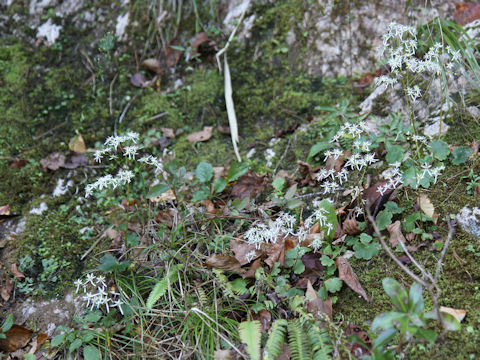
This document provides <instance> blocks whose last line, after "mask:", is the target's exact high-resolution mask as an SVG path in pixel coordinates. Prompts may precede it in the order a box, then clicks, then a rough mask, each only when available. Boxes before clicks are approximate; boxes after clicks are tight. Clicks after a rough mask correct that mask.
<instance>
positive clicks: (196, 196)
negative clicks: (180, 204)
mask: <svg viewBox="0 0 480 360" xmlns="http://www.w3.org/2000/svg"><path fill="white" fill-rule="evenodd" d="M209 197H210V191H208V190H206V189H204V190H198V191H195V192H194V193H193V197H192V201H193V202H197V201H202V200H207V199H208V198H209Z"/></svg>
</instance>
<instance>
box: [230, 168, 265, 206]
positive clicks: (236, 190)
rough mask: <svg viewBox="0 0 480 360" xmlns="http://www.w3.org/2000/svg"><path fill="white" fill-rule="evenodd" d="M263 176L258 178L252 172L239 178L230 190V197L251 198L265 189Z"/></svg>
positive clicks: (249, 171)
mask: <svg viewBox="0 0 480 360" xmlns="http://www.w3.org/2000/svg"><path fill="white" fill-rule="evenodd" d="M265 186H266V184H265V176H260V175H258V174H256V173H254V172H253V171H252V170H248V172H247V173H246V174H245V175H243V176H241V177H240V178H239V179H238V181H237V183H236V184H235V185H234V186H233V188H232V196H235V197H239V198H242V199H243V198H245V197H249V198H253V197H255V196H256V195H258V194H260V193H261V192H262V191H263V190H264V189H265Z"/></svg>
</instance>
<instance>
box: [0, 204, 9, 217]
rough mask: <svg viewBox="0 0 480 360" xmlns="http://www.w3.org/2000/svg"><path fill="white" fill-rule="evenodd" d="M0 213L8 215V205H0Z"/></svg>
mask: <svg viewBox="0 0 480 360" xmlns="http://www.w3.org/2000/svg"><path fill="white" fill-rule="evenodd" d="M0 215H6V216H8V215H10V205H4V206H0Z"/></svg>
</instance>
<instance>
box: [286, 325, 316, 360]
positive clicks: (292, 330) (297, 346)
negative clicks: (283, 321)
mask: <svg viewBox="0 0 480 360" xmlns="http://www.w3.org/2000/svg"><path fill="white" fill-rule="evenodd" d="M288 342H289V344H290V352H291V354H292V360H310V359H311V358H312V352H311V351H310V344H309V342H308V337H307V334H306V333H305V331H304V328H303V325H302V322H301V321H300V319H296V320H293V321H290V322H289V323H288Z"/></svg>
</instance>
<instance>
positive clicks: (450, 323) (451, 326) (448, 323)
mask: <svg viewBox="0 0 480 360" xmlns="http://www.w3.org/2000/svg"><path fill="white" fill-rule="evenodd" d="M442 318H443V322H444V323H445V329H446V330H449V331H458V330H460V328H461V326H460V322H459V321H458V320H457V319H456V318H455V317H454V316H453V315H451V314H448V313H444V312H442Z"/></svg>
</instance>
